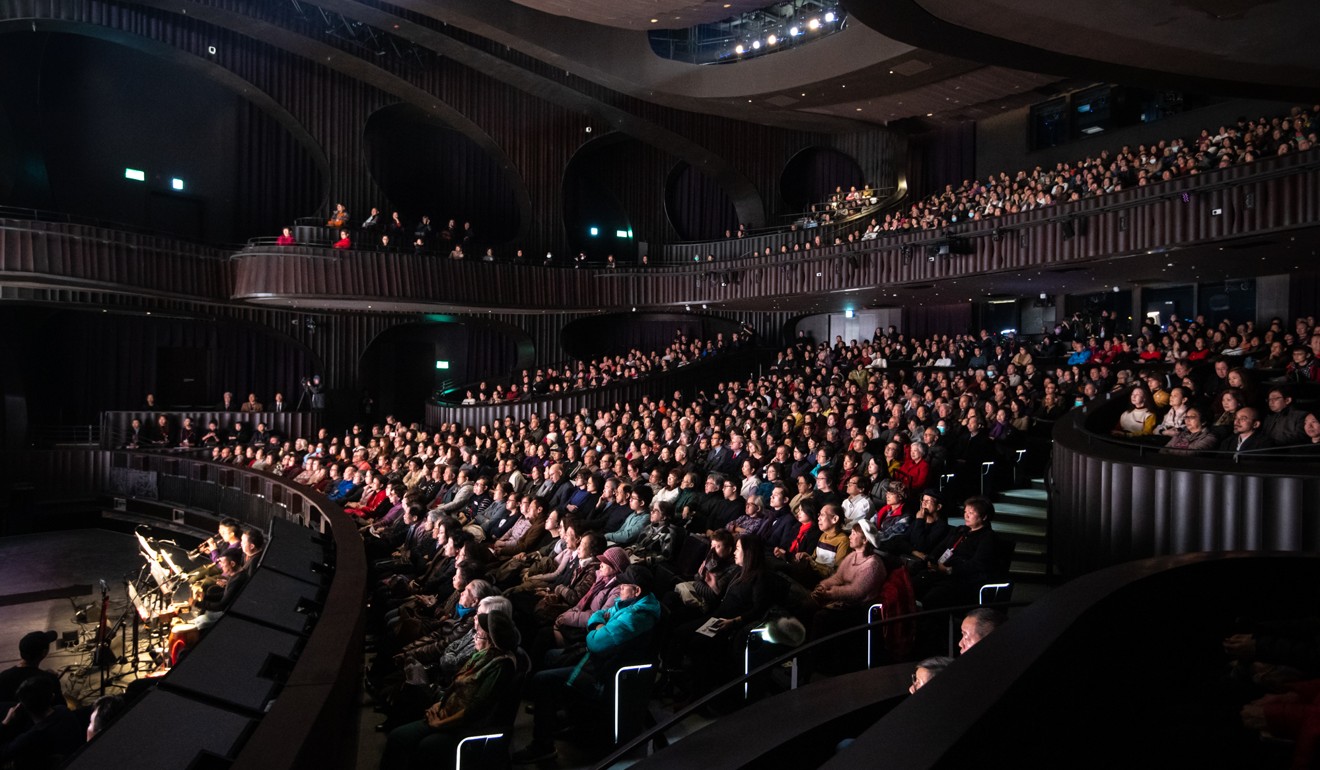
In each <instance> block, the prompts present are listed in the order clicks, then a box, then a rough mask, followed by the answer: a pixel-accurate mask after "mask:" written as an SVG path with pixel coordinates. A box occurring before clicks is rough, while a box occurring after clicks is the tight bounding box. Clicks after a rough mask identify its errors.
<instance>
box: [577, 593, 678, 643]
mask: <svg viewBox="0 0 1320 770" xmlns="http://www.w3.org/2000/svg"><path fill="white" fill-rule="evenodd" d="M659 622H660V602H659V601H657V600H656V598H655V596H654V595H653V594H645V595H643V596H641V597H640V598H638V599H634V600H633V601H630V602H625V601H623V599H615V600H614V603H613V604H611V605H610V606H608V607H605V608H604V609H599V610H596V611H595V612H593V613H592V614H591V618H590V619H589V620H587V628H591V627H592V626H594V625H596V624H597V623H604V624H605V625H603V626H601V627H600V628H597V629H595V630H594V631H589V632H588V633H587V649H588V650H589V651H591V652H592V653H595V654H597V655H599V654H603V653H613V654H617V653H619V652H622V651H625V650H627V649H629V648H633V647H639V646H641V644H643V643H644V642H645V641H646V638H647V637H648V636H649V635H650V632H651V631H652V630H653V629H654V628H655V626H656V624H657V623H659Z"/></svg>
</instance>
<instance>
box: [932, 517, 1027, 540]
mask: <svg viewBox="0 0 1320 770" xmlns="http://www.w3.org/2000/svg"><path fill="white" fill-rule="evenodd" d="M963 523H964V522H963V520H962V519H949V526H950V527H954V528H957V527H961V526H962V525H963ZM993 527H994V530H995V531H996V532H1002V533H1004V534H1005V535H1011V536H1013V537H1014V538H1015V539H1020V538H1024V537H1029V538H1036V539H1039V540H1040V541H1042V542H1043V541H1044V540H1045V534H1046V532H1045V527H1043V526H1041V525H1038V524H1022V523H1018V522H1013V521H996V522H995V523H994V525H993Z"/></svg>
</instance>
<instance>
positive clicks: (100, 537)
mask: <svg viewBox="0 0 1320 770" xmlns="http://www.w3.org/2000/svg"><path fill="white" fill-rule="evenodd" d="M141 565H142V559H141V558H140V557H139V555H138V546H137V540H136V539H135V538H134V537H133V536H132V535H128V534H123V533H120V532H111V531H109V530H104V529H80V530H70V531H64V532H43V533H39V534H34V535H18V536H14V537H5V538H0V586H3V589H2V590H3V591H4V593H3V595H0V668H8V667H9V666H12V665H14V663H16V662H17V661H18V640H19V639H20V638H22V636H23V635H24V634H27V633H28V632H31V631H47V630H51V631H55V632H57V633H59V634H60V635H61V636H63V635H64V634H65V633H66V632H70V631H75V632H77V633H78V637H79V642H80V643H79V644H78V645H77V646H74V647H70V648H67V649H61V648H59V647H58V645H56V646H53V647H52V649H51V653H50V657H49V658H47V659H46V662H45V663H44V664H43V668H47V669H50V670H52V671H57V672H60V673H61V681H62V683H63V685H64V691H65V693H66V694H67V695H69V696H71V697H72V698H74V699H75V700H79V701H83V700H85V699H86V698H87V697H89V696H90V697H95V696H96V695H98V694H99V693H100V675H99V674H98V673H97V672H95V671H91V672H88V671H86V669H87V666H88V663H89V658H90V652H89V651H88V650H86V649H84V647H85V644H84V643H85V642H87V641H88V640H89V639H90V640H94V639H95V637H96V631H97V625H98V621H99V619H100V612H101V589H100V582H101V581H102V580H104V581H105V582H106V586H107V587H108V588H109V595H110V613H109V618H110V621H109V622H110V623H111V624H113V623H114V621H115V620H116V619H117V618H118V617H119V616H120V615H121V614H123V613H124V611H125V609H126V608H127V606H128V595H127V592H126V588H125V582H124V581H125V578H126V577H127V578H130V579H131V578H134V577H136V576H137V572H138V569H139V568H140V567H141ZM79 608H86V613H87V622H86V623H79V622H77V621H76V620H75V618H74V614H75V612H76V611H77V610H78V609H79ZM130 620H131V618H130ZM128 631H129V633H128V636H129V642H130V647H131V639H132V626H131V625H130V626H129V627H128ZM112 649H113V650H114V652H115V653H116V654H122V648H121V646H120V644H119V642H118V641H116V642H115V643H114V644H113V647H112ZM130 651H131V650H130ZM127 668H130V667H126V666H125V667H117V668H116V669H115V670H114V671H113V672H112V673H122V672H123V671H124V670H125V669H127ZM132 678H133V677H132V676H131V675H130V676H127V677H121V678H119V679H118V680H116V681H117V684H118V685H119V686H122V685H123V684H125V683H127V682H128V681H130V680H131V679H132ZM119 686H112V687H111V688H110V689H108V690H107V692H117V691H118V690H119Z"/></svg>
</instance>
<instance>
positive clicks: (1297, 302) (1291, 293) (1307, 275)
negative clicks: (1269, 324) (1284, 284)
mask: <svg viewBox="0 0 1320 770" xmlns="http://www.w3.org/2000/svg"><path fill="white" fill-rule="evenodd" d="M1288 307H1289V308H1290V309H1291V311H1292V314H1293V316H1297V315H1301V314H1303V313H1306V314H1310V313H1312V312H1314V310H1315V308H1317V307H1320V271H1315V270H1309V271H1305V272H1300V273H1293V274H1292V277H1291V278H1290V279H1289V281H1288ZM1263 320H1268V319H1263ZM1284 321H1285V323H1284V326H1283V328H1284V329H1291V328H1292V319H1291V318H1285V319H1284Z"/></svg>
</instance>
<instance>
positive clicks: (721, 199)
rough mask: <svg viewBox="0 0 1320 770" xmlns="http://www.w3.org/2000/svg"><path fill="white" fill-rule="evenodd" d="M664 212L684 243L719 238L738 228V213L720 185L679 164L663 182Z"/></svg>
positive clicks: (683, 163)
mask: <svg viewBox="0 0 1320 770" xmlns="http://www.w3.org/2000/svg"><path fill="white" fill-rule="evenodd" d="M665 213H666V214H667V215H668V217H669V224H670V226H671V227H672V228H673V229H674V232H675V233H676V234H677V235H678V237H679V239H681V240H684V241H701V240H712V239H715V238H722V237H724V234H725V233H726V232H732V231H734V230H736V229H737V228H738V213H737V212H736V211H735V210H734V207H733V201H732V200H730V199H729V194H728V193H727V192H725V191H724V189H723V188H721V187H720V185H719V183H718V182H716V181H715V180H714V179H711V178H710V177H709V176H707V175H706V174H703V173H701V171H699V170H697V169H695V168H693V167H692V165H691V164H689V163H687V162H682V163H679V164H678V165H677V166H675V167H674V169H673V170H672V171H670V172H669V179H668V180H667V181H666V182H665Z"/></svg>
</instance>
